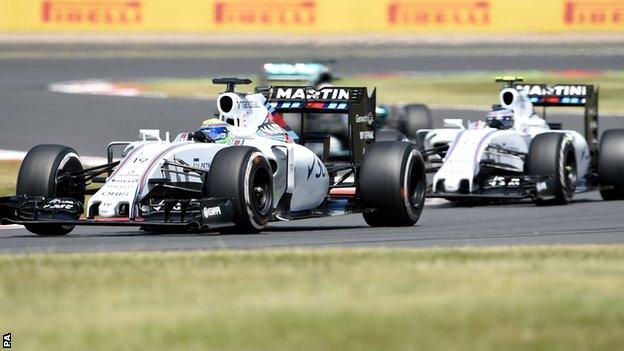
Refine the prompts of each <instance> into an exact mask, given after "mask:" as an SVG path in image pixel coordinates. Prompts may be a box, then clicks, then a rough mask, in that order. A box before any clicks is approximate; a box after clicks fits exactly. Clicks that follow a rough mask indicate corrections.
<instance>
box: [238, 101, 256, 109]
mask: <svg viewBox="0 0 624 351" xmlns="http://www.w3.org/2000/svg"><path fill="white" fill-rule="evenodd" d="M236 106H237V107H238V108H239V109H256V108H260V104H259V103H258V102H257V101H250V100H240V101H237V102H236Z"/></svg>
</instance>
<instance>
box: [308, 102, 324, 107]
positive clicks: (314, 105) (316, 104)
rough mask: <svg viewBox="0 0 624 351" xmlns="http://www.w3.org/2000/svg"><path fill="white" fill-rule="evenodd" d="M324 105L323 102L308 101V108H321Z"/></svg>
mask: <svg viewBox="0 0 624 351" xmlns="http://www.w3.org/2000/svg"><path fill="white" fill-rule="evenodd" d="M324 106H325V103H324V102H308V107H309V108H323V107H324Z"/></svg>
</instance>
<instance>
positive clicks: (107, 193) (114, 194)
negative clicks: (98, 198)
mask: <svg viewBox="0 0 624 351" xmlns="http://www.w3.org/2000/svg"><path fill="white" fill-rule="evenodd" d="M101 195H102V196H112V197H127V196H129V195H130V194H129V193H128V192H126V191H104V192H102V194H101Z"/></svg>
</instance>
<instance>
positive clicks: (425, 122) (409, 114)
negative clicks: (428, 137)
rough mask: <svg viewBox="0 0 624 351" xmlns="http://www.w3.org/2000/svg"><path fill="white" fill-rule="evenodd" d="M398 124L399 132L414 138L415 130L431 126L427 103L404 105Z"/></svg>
mask: <svg viewBox="0 0 624 351" xmlns="http://www.w3.org/2000/svg"><path fill="white" fill-rule="evenodd" d="M400 126H401V128H400V130H401V132H403V134H405V135H407V137H408V138H410V139H414V138H416V132H418V131H419V130H421V129H431V128H433V120H432V118H431V110H429V107H427V105H422V104H410V105H405V106H404V107H403V113H402V114H401V123H400Z"/></svg>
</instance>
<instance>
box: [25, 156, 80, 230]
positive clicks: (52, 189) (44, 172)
mask: <svg viewBox="0 0 624 351" xmlns="http://www.w3.org/2000/svg"><path fill="white" fill-rule="evenodd" d="M81 169H83V168H82V162H80V157H79V156H78V153H77V152H76V151H75V150H74V149H72V148H70V147H67V146H63V145H54V144H44V145H37V146H35V147H33V148H32V149H30V151H29V152H28V154H26V157H25V158H24V160H23V161H22V165H21V166H20V170H19V174H18V176H17V186H16V190H17V195H29V196H45V197H59V198H60V197H69V198H74V199H76V200H77V201H80V202H82V203H84V200H85V197H84V192H85V191H84V186H85V185H84V182H81V183H78V184H70V183H69V181H66V182H62V183H58V182H57V181H56V178H57V175H58V174H59V173H60V172H62V171H77V170H81ZM25 227H26V229H27V230H28V231H30V232H31V233H34V234H37V235H44V236H49V235H65V234H67V233H69V232H71V231H72V230H73V229H74V226H73V225H56V224H28V225H26V226H25Z"/></svg>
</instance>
